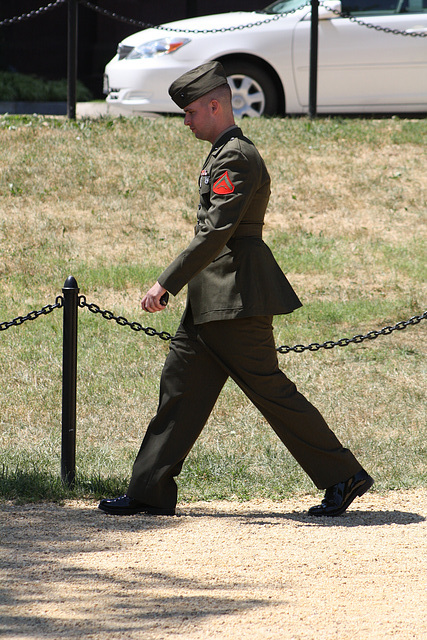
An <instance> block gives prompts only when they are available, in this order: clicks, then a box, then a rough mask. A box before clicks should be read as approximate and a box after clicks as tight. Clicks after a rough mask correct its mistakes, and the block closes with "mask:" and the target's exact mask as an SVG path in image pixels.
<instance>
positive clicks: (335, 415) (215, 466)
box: [0, 116, 427, 500]
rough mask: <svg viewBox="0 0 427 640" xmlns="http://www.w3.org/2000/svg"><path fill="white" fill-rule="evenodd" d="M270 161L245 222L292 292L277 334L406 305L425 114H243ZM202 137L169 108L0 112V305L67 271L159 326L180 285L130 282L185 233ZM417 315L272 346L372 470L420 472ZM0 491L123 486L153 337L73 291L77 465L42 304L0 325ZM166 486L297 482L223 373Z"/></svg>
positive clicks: (412, 307) (158, 265)
mask: <svg viewBox="0 0 427 640" xmlns="http://www.w3.org/2000/svg"><path fill="white" fill-rule="evenodd" d="M241 125H242V128H243V130H244V132H245V133H246V135H248V136H249V137H250V138H251V139H252V140H253V141H254V142H255V143H256V144H257V146H258V148H259V150H260V151H261V153H262V155H263V157H264V159H265V161H266V164H267V167H268V169H269V171H270V174H271V177H272V195H271V200H270V206H269V210H268V215H267V218H266V225H265V232H264V238H265V240H266V242H267V243H268V244H269V246H270V247H271V248H272V250H273V252H274V254H275V256H276V257H277V260H278V262H279V263H280V265H281V266H282V268H283V270H284V271H285V273H286V274H287V276H288V278H289V280H290V281H291V283H292V284H293V286H294V288H295V289H296V291H297V293H298V294H299V296H300V298H301V299H302V301H303V304H304V306H303V307H302V308H301V309H299V310H297V311H296V312H294V313H293V314H291V315H289V316H282V317H277V318H276V319H275V332H276V342H277V345H278V346H279V345H284V344H285V345H294V344H298V343H302V344H308V343H310V342H324V341H326V340H337V339H339V338H342V337H352V336H354V335H355V334H364V333H366V332H368V331H370V330H373V329H381V328H382V327H384V326H387V325H394V324H396V323H397V322H398V321H401V320H407V319H408V318H410V317H411V316H414V315H420V314H422V313H423V312H424V311H425V309H426V308H427V307H426V280H427V279H426V258H425V257H426V226H425V223H426V213H427V179H426V166H427V153H426V149H427V121H426V120H422V119H420V120H416V119H399V118H387V119H372V120H371V119H356V118H347V119H344V118H331V119H329V118H319V119H318V120H314V121H311V120H308V119H305V118H295V119H289V118H286V119H258V120H244V121H243V122H242V123H241ZM208 151H209V144H208V143H203V142H200V141H197V140H196V139H194V138H193V137H192V134H191V132H190V131H189V130H187V129H185V128H184V126H183V121H182V119H181V118H180V117H158V118H152V119H150V118H116V119H112V118H100V119H96V120H89V119H84V120H79V121H77V122H72V121H68V120H67V119H65V118H43V117H36V116H24V117H13V116H0V152H1V155H0V157H1V160H0V238H1V242H0V251H1V260H0V273H1V280H0V287H1V296H0V320H1V321H2V322H5V321H9V320H11V319H12V318H14V317H16V316H19V315H26V314H27V313H28V312H30V311H31V310H33V309H40V308H41V307H43V306H44V305H45V304H48V303H53V302H55V298H56V296H58V295H60V294H61V289H62V286H63V284H64V281H65V279H66V278H67V276H69V275H73V276H74V277H75V278H76V280H77V282H78V284H79V287H80V293H81V294H84V295H85V296H86V299H87V302H88V303H95V304H98V305H99V306H100V307H101V308H103V309H108V310H111V311H113V313H114V314H115V315H117V316H120V315H123V316H125V317H126V318H128V319H129V320H131V321H137V322H140V323H142V324H143V325H144V326H152V327H154V328H156V330H158V331H161V330H165V331H168V332H170V333H173V332H174V330H175V328H176V327H177V324H178V322H179V318H180V315H181V313H182V311H183V308H184V304H185V291H184V292H181V293H180V294H179V295H178V296H177V297H176V298H171V300H170V303H169V305H168V307H167V308H166V310H165V311H164V312H162V313H159V314H155V315H154V316H152V315H150V316H147V315H145V314H143V313H142V311H140V307H139V300H140V297H141V295H142V294H143V293H144V292H145V290H146V289H147V288H148V287H149V286H151V284H152V283H153V282H154V281H155V280H156V278H157V275H158V274H159V273H160V272H161V271H162V270H163V268H164V267H165V266H166V265H167V264H168V262H169V261H170V260H171V259H172V258H173V257H175V256H176V255H177V253H178V252H179V251H180V250H181V249H183V248H184V247H185V246H186V245H187V243H188V242H189V240H190V239H191V237H192V234H193V226H194V223H195V216H196V210H197V204H198V192H197V178H198V173H199V171H200V168H201V165H202V163H203V160H204V157H205V156H206V154H207V153H208ZM426 330H427V323H426V322H425V321H424V322H420V323H419V324H417V325H416V326H413V327H410V328H408V329H406V330H405V331H395V332H393V333H392V335H390V336H381V337H379V338H378V339H377V340H374V341H365V342H363V343H362V344H360V345H357V344H353V345H350V346H348V347H345V348H339V347H337V348H335V349H331V350H321V351H318V352H314V353H313V352H304V353H302V354H299V353H289V354H287V355H280V356H279V360H280V363H281V366H282V368H283V370H284V371H285V372H286V373H287V375H288V376H289V377H290V378H291V379H293V380H294V381H295V382H296V384H297V386H298V387H299V389H300V390H301V391H302V392H303V393H304V394H305V395H307V397H308V398H309V399H310V400H311V401H312V402H313V403H314V404H315V405H316V406H318V408H319V409H320V410H321V412H322V413H323V414H324V415H325V417H326V419H327V420H328V422H329V423H330V425H331V427H332V428H333V430H334V431H335V432H336V433H337V435H338V436H339V437H340V439H341V440H342V441H343V443H344V444H346V445H347V446H349V447H350V448H351V449H352V450H353V451H354V453H355V454H356V455H357V456H358V457H359V458H360V460H361V461H362V463H363V464H364V466H365V467H366V468H367V469H368V470H369V471H370V472H371V473H372V475H374V476H375V479H376V485H375V487H376V489H377V490H379V491H384V490H389V489H394V488H409V487H418V486H426V484H427V473H426V466H427V465H426V459H427V456H426V444H425V443H426V423H427V421H426V396H425V379H426V364H425V363H426V342H427V341H426ZM0 335H1V346H2V348H1V350H0V366H1V369H2V376H3V385H2V389H3V393H2V394H1V395H0V416H1V417H0V496H3V497H4V498H9V499H15V498H17V499H20V500H39V499H55V500H57V499H61V498H62V497H64V496H65V495H74V496H94V497H98V496H101V495H107V494H115V493H117V492H122V491H123V490H124V489H125V488H126V483H127V480H128V478H129V475H130V471H131V465H132V462H133V459H134V457H135V454H136V452H137V450H138V448H139V445H140V442H141V439H142V436H143V434H144V431H145V428H146V425H147V423H148V420H149V419H150V418H151V416H152V415H153V412H154V411H155V410H156V406H157V401H158V381H159V375H160V372H161V368H162V365H163V361H164V358H165V355H166V353H167V349H168V343H167V342H164V341H161V340H159V339H158V338H157V337H148V336H146V335H145V334H144V333H143V332H134V331H132V330H131V329H129V327H121V326H119V325H118V324H116V323H115V322H111V321H107V320H105V319H104V318H102V317H101V316H100V315H99V314H98V315H94V314H92V313H90V311H88V309H80V310H79V343H78V345H79V346H78V397H77V483H76V487H75V489H74V490H73V491H72V492H71V493H70V492H69V490H67V489H65V488H64V487H62V485H61V482H60V480H59V470H60V456H61V367H62V311H61V310H55V311H54V312H53V313H51V314H49V315H47V316H41V317H40V318H38V319H37V320H35V321H33V322H25V323H24V324H22V325H21V326H18V327H11V328H10V329H8V330H7V331H2V332H1V334H0ZM179 487H180V493H179V497H180V499H182V500H200V499H206V500H209V499H214V498H226V499H243V500H244V499H249V498H253V497H257V496H259V497H270V498H274V499H279V498H281V497H283V496H287V495H291V494H297V493H307V492H312V491H314V487H313V485H312V484H311V482H310V481H309V480H308V479H307V478H306V477H305V475H304V473H303V472H302V471H301V470H300V468H299V467H298V465H297V464H296V463H295V461H294V460H293V459H292V458H291V456H290V455H289V454H288V452H287V451H286V450H284V448H283V446H282V445H281V443H280V442H279V441H278V440H277V438H276V436H275V435H274V434H273V432H272V430H271V429H270V427H269V426H268V425H267V424H266V423H265V422H264V420H263V418H262V417H261V416H260V415H259V414H258V412H257V411H256V409H255V408H254V407H253V406H252V405H251V404H250V403H249V402H248V401H247V399H246V398H245V396H244V395H243V394H242V393H241V392H240V390H239V389H237V388H236V387H235V385H234V384H233V383H232V382H228V383H227V385H226V387H225V389H224V391H223V393H222V395H221V397H220V399H219V401H218V403H217V405H216V407H215V410H214V412H213V413H212V415H211V417H210V419H209V422H208V424H207V425H206V428H205V430H204V432H203V433H202V436H201V437H200V439H199V440H198V442H197V443H196V446H195V447H194V449H193V451H192V452H191V453H190V455H189V457H188V459H187V462H186V464H185V466H184V470H183V472H182V474H181V476H180V478H179Z"/></svg>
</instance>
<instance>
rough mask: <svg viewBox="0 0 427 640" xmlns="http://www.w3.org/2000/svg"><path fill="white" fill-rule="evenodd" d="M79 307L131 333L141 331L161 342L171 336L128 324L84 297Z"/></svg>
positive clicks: (137, 324) (151, 328) (131, 323)
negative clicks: (127, 328)
mask: <svg viewBox="0 0 427 640" xmlns="http://www.w3.org/2000/svg"><path fill="white" fill-rule="evenodd" d="M79 307H82V308H84V307H86V308H87V309H89V311H91V312H92V313H95V314H97V313H99V314H101V316H102V317H103V318H105V320H115V321H116V322H117V324H119V325H120V326H121V327H130V328H131V329H132V330H133V331H143V332H144V333H145V334H147V336H158V337H159V338H160V339H161V340H171V339H172V335H171V334H170V333H168V332H167V331H156V329H153V327H143V326H142V324H140V323H139V322H129V320H127V319H126V318H124V317H123V316H116V315H114V313H113V312H112V311H107V310H106V309H101V308H100V307H99V306H98V305H97V304H94V303H93V302H91V303H89V302H86V296H79Z"/></svg>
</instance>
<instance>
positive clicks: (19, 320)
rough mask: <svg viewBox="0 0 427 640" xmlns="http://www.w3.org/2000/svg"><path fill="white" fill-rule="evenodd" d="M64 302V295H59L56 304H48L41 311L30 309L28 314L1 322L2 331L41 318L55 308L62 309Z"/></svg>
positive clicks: (0, 329) (0, 328)
mask: <svg viewBox="0 0 427 640" xmlns="http://www.w3.org/2000/svg"><path fill="white" fill-rule="evenodd" d="M63 303H64V299H63V298H62V296H57V298H56V300H55V304H47V305H46V306H45V307H43V308H42V309H40V311H30V313H28V314H27V315H26V316H18V317H17V318H14V319H13V320H10V321H9V322H0V331H6V329H10V327H19V326H20V325H21V324H23V323H24V322H26V321H27V320H36V318H39V317H40V316H47V315H48V314H49V313H52V311H54V310H55V309H60V308H61V307H62V306H63Z"/></svg>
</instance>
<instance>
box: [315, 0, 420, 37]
mask: <svg viewBox="0 0 427 640" xmlns="http://www.w3.org/2000/svg"><path fill="white" fill-rule="evenodd" d="M319 5H320V6H322V5H323V6H324V7H325V8H326V9H328V10H329V11H330V12H331V13H334V14H335V15H336V16H338V17H341V18H347V19H348V20H350V22H354V23H356V24H358V25H359V26H361V27H366V28H367V29H373V30H374V31H383V32H384V33H391V34H393V35H395V36H410V37H411V38H426V37H427V32H424V31H409V32H408V31H401V30H400V29H390V27H381V26H380V25H379V24H370V23H369V22H364V20H361V19H360V18H356V17H355V16H352V15H351V14H350V13H346V12H344V13H343V12H341V11H338V10H337V9H332V8H331V7H329V6H328V5H325V3H324V2H319ZM396 15H398V14H396Z"/></svg>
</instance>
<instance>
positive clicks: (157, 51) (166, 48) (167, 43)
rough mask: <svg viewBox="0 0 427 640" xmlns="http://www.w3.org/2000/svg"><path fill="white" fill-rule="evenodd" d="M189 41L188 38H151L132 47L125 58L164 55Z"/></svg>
mask: <svg viewBox="0 0 427 640" xmlns="http://www.w3.org/2000/svg"><path fill="white" fill-rule="evenodd" d="M188 42H190V39H189V38H179V37H174V38H161V40H152V41H151V42H144V44H140V45H138V46H137V47H133V49H132V50H131V51H130V52H129V53H128V54H127V55H126V60H138V58H154V57H155V56H165V55H166V54H168V53H173V52H174V51H177V49H180V48H181V47H183V46H184V45H185V44H187V43H188Z"/></svg>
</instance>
